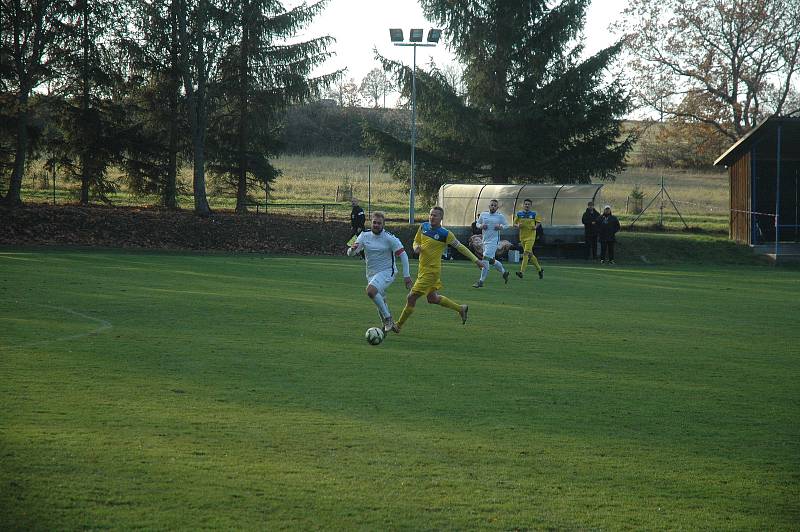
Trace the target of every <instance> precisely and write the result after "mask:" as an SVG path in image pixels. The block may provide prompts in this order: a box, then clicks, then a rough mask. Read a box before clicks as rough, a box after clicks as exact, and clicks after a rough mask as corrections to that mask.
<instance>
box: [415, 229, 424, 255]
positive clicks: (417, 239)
mask: <svg viewBox="0 0 800 532" xmlns="http://www.w3.org/2000/svg"><path fill="white" fill-rule="evenodd" d="M413 250H414V254H415V255H419V252H420V251H421V250H422V226H421V225H420V226H419V227H418V228H417V234H416V235H415V236H414V244H413Z"/></svg>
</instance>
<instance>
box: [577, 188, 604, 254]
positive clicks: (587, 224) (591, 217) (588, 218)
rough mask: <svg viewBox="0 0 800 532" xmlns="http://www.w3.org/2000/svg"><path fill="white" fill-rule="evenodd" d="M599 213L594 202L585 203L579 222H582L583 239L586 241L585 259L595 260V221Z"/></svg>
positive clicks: (597, 219)
mask: <svg viewBox="0 0 800 532" xmlns="http://www.w3.org/2000/svg"><path fill="white" fill-rule="evenodd" d="M598 221H600V213H599V212H597V209H595V208H594V202H592V201H590V202H589V203H587V204H586V211H585V212H584V213H583V217H582V218H581V223H582V224H583V241H584V242H586V260H589V259H592V260H597V222H598Z"/></svg>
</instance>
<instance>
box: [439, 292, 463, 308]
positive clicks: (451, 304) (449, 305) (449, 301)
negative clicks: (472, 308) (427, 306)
mask: <svg viewBox="0 0 800 532" xmlns="http://www.w3.org/2000/svg"><path fill="white" fill-rule="evenodd" d="M439 298H440V299H439V304H440V305H441V306H443V307H447V308H451V309H453V310H455V311H456V312H461V305H459V304H458V303H456V302H455V301H453V300H452V299H448V298H446V297H444V296H439Z"/></svg>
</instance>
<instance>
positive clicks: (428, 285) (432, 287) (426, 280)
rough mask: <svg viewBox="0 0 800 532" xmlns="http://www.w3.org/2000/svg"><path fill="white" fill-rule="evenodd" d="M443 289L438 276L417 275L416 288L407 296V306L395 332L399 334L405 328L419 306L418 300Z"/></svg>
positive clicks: (412, 288)
mask: <svg viewBox="0 0 800 532" xmlns="http://www.w3.org/2000/svg"><path fill="white" fill-rule="evenodd" d="M441 287H442V284H441V281H440V280H439V278H438V276H436V274H434V275H430V274H423V275H422V276H420V275H417V280H416V282H415V283H414V286H412V287H411V291H410V292H409V293H408V296H406V306H405V307H403V312H401V313H400V318H399V319H398V320H397V322H396V326H397V328H396V329H394V331H395V332H398V333H399V332H400V327H402V326H403V324H404V323H405V322H406V320H408V318H409V317H410V316H411V314H412V313H413V312H414V309H415V307H416V305H417V299H419V298H420V297H422V296H424V295H426V294H430V293H431V292H435V291H436V290H438V289H439V288H441Z"/></svg>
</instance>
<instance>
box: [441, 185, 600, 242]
mask: <svg viewBox="0 0 800 532" xmlns="http://www.w3.org/2000/svg"><path fill="white" fill-rule="evenodd" d="M601 188H603V185H602V184H595V183H591V184H581V185H467V184H446V185H442V186H441V187H440V188H439V200H438V201H439V205H441V206H442V208H443V209H444V220H443V222H442V223H443V224H444V225H445V226H446V227H448V228H458V227H468V226H470V225H471V224H472V222H474V221H475V220H476V219H477V218H478V215H479V214H480V213H481V212H483V211H487V210H489V202H490V201H491V200H493V199H496V200H497V201H498V203H499V204H500V205H499V208H498V211H499V212H501V213H503V214H504V215H505V217H506V219H507V220H508V223H509V224H511V223H512V220H513V219H514V213H516V212H517V211H520V210H522V202H523V201H524V200H525V199H526V198H530V199H531V201H532V202H533V205H532V207H531V208H532V209H533V210H534V211H536V212H537V213H539V214H540V215H541V217H542V220H543V222H542V225H543V226H544V227H545V228H546V229H549V231H546V234H548V235H550V236H552V237H554V238H553V239H554V240H557V241H563V242H568V241H574V242H580V241H582V240H583V225H582V224H581V216H582V215H583V212H584V211H585V210H586V203H587V202H589V201H593V202H594V203H595V205H597V204H598V203H599V202H600V201H601V200H602V198H601V196H600V189H601ZM513 231H514V232H515V231H516V230H513Z"/></svg>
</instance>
